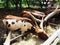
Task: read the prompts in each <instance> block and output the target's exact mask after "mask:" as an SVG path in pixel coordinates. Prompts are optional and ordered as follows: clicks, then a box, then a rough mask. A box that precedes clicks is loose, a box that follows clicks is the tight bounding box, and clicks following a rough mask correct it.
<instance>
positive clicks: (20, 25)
mask: <svg viewBox="0 0 60 45" xmlns="http://www.w3.org/2000/svg"><path fill="white" fill-rule="evenodd" d="M6 21H8V25H9V24H10V27H8V25H6ZM12 22H14V23H15V24H12ZM3 23H4V25H5V26H6V27H7V28H8V29H9V30H12V31H14V30H17V29H19V28H20V29H21V32H22V33H24V32H25V31H27V30H28V29H31V27H32V24H31V23H29V22H24V21H23V22H22V21H21V20H19V21H18V22H16V20H15V19H7V20H5V19H4V20H3Z"/></svg>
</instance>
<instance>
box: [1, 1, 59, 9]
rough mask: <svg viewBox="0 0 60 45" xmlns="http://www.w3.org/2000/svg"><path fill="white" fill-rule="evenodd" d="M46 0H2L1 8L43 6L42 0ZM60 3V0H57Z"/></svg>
mask: <svg viewBox="0 0 60 45" xmlns="http://www.w3.org/2000/svg"><path fill="white" fill-rule="evenodd" d="M43 1H45V0H0V8H26V7H32V8H42V7H41V4H40V3H41V2H43ZM57 4H59V5H60V0H58V1H57Z"/></svg>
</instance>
